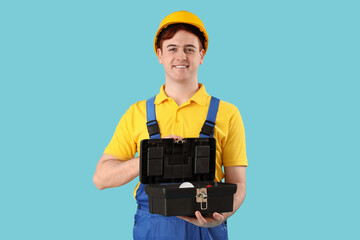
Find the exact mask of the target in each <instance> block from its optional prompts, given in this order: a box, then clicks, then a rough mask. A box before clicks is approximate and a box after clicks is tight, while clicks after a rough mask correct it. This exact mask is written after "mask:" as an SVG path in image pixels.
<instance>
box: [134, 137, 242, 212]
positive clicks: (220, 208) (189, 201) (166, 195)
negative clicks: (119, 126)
mask: <svg viewBox="0 0 360 240" xmlns="http://www.w3.org/2000/svg"><path fill="white" fill-rule="evenodd" d="M215 158H216V142H215V139H214V138H185V139H183V140H174V139H146V140H143V141H141V144H140V182H142V183H143V184H144V185H145V192H146V194H147V195H148V197H149V212H150V213H154V214H160V215H163V216H194V214H195V211H200V212H201V214H203V215H205V216H206V215H210V214H212V213H213V212H219V213H222V212H231V211H233V198H234V193H235V192H236V188H237V186H236V184H231V183H222V182H214V179H215V164H216V163H215V162H216V161H215ZM184 182H190V183H191V184H192V185H193V186H194V187H191V188H180V185H181V183H184Z"/></svg>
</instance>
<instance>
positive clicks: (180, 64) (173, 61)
mask: <svg viewBox="0 0 360 240" xmlns="http://www.w3.org/2000/svg"><path fill="white" fill-rule="evenodd" d="M200 46H201V45H200V41H199V38H198V37H197V36H196V35H195V34H193V33H190V32H187V31H184V30H180V31H178V32H176V33H175V35H174V37H173V38H171V39H168V40H164V41H163V44H162V49H160V48H158V50H157V53H158V58H159V62H160V63H161V64H163V65H164V70H165V77H166V80H167V81H197V70H198V68H199V65H200V64H202V63H203V61H204V49H200V48H201V47H200Z"/></svg>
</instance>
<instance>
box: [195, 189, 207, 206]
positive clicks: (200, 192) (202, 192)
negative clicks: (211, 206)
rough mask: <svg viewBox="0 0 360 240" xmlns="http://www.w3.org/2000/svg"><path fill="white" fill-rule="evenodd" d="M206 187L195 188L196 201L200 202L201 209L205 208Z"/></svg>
mask: <svg viewBox="0 0 360 240" xmlns="http://www.w3.org/2000/svg"><path fill="white" fill-rule="evenodd" d="M207 197H208V195H207V188H197V189H196V202H197V203H200V208H201V210H206V209H207V207H208V206H207Z"/></svg>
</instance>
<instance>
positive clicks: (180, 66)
mask: <svg viewBox="0 0 360 240" xmlns="http://www.w3.org/2000/svg"><path fill="white" fill-rule="evenodd" d="M173 67H174V68H177V69H186V68H189V66H186V65H179V66H173Z"/></svg>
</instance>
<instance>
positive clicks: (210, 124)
mask: <svg viewBox="0 0 360 240" xmlns="http://www.w3.org/2000/svg"><path fill="white" fill-rule="evenodd" d="M219 102H220V100H219V99H217V98H216V97H211V101H210V106H209V110H208V114H207V117H206V120H205V122H204V125H203V127H202V129H201V132H200V137H201V138H208V137H213V136H214V127H215V120H216V115H217V112H218V108H219Z"/></svg>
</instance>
